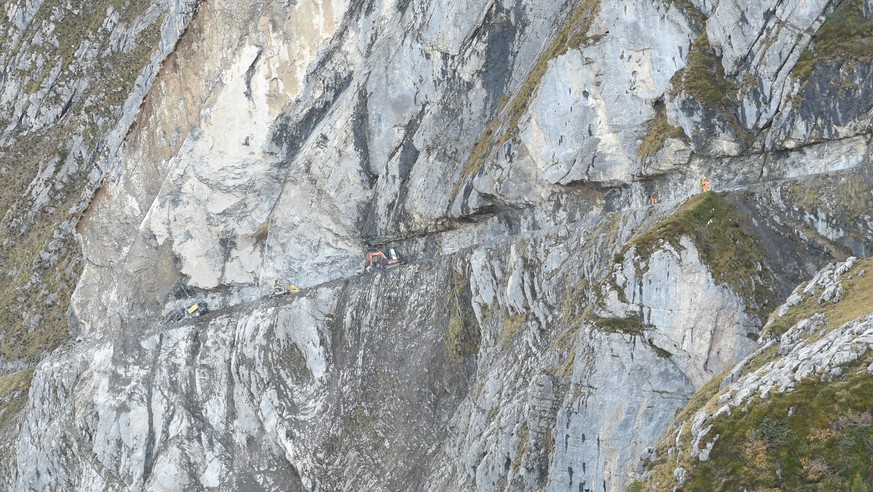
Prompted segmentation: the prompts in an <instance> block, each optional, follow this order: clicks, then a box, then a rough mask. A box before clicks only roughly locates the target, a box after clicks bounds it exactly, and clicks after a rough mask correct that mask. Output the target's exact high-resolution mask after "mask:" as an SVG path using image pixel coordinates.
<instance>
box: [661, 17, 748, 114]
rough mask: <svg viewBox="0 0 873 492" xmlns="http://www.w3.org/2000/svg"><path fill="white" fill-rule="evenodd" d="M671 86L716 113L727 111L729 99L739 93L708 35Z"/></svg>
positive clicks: (695, 45) (690, 56) (694, 48)
mask: <svg viewBox="0 0 873 492" xmlns="http://www.w3.org/2000/svg"><path fill="white" fill-rule="evenodd" d="M671 83H672V85H673V90H674V91H676V93H678V92H679V91H685V92H686V93H687V94H688V95H689V96H691V97H693V98H694V99H696V100H697V101H698V102H700V104H702V105H704V106H707V107H709V108H713V109H726V108H727V107H728V106H729V97H730V95H732V94H735V93H736V91H737V88H736V86H735V85H734V84H733V82H731V81H729V80H728V79H727V78H725V73H724V68H723V67H722V65H721V57H720V56H718V54H717V53H716V51H715V49H713V48H712V46H710V44H709V38H708V37H707V35H706V32H705V31H704V33H703V34H702V35H701V36H700V37H699V38H697V40H696V41H695V42H694V44H693V45H691V51H689V53H688V65H687V66H686V67H685V68H684V69H682V70H680V71H678V72H676V74H675V75H673V79H672V80H671ZM674 95H675V93H674Z"/></svg>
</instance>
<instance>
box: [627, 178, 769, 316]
mask: <svg viewBox="0 0 873 492" xmlns="http://www.w3.org/2000/svg"><path fill="white" fill-rule="evenodd" d="M683 236H686V237H688V238H690V239H691V241H692V242H693V243H694V245H695V246H696V248H697V250H698V252H699V253H700V257H701V261H703V263H704V264H705V265H706V266H707V268H708V269H709V271H710V273H711V274H712V276H713V278H714V279H715V282H716V283H717V284H720V285H727V286H729V287H730V288H731V289H732V290H733V291H734V292H736V293H737V294H738V295H740V297H742V298H743V299H744V300H745V301H746V305H747V306H749V307H755V306H758V307H764V306H768V305H769V306H772V305H773V301H774V298H773V295H774V294H773V293H772V292H771V291H770V290H769V288H768V285H772V273H771V272H770V271H769V270H768V269H767V268H766V264H767V260H766V258H765V256H764V254H763V253H762V248H761V245H760V242H759V241H758V239H757V236H756V234H755V231H754V229H753V227H752V225H751V224H750V223H749V222H748V218H746V217H745V216H744V215H743V214H742V213H741V212H740V211H739V210H738V209H737V208H736V207H734V206H733V205H731V204H730V203H728V202H727V201H726V200H725V198H724V196H723V195H722V194H720V193H715V192H707V193H700V194H698V195H695V196H693V197H691V198H690V199H688V200H687V201H686V202H685V203H684V204H682V206H680V207H679V208H678V209H677V210H676V212H674V213H673V214H672V215H670V216H669V217H667V218H665V219H664V220H662V221H661V222H660V223H658V224H656V225H655V226H654V227H652V228H651V229H649V230H648V231H646V232H645V233H643V234H641V235H639V236H637V237H636V238H634V239H632V240H631V241H630V242H628V243H627V245H625V246H624V248H623V249H622V251H621V256H622V257H624V256H625V255H626V253H627V252H628V250H629V249H630V248H631V247H635V248H636V251H637V254H639V255H640V257H642V258H643V259H646V260H647V259H649V258H650V257H651V255H652V254H653V253H654V252H655V251H656V250H657V249H658V248H660V246H661V245H662V244H663V243H664V242H666V243H668V244H670V245H671V246H672V247H673V248H674V249H675V250H676V251H682V250H683V249H684V248H683V247H682V246H681V244H680V243H679V240H680V238H681V237H683ZM756 278H757V279H758V280H756V281H752V279H756Z"/></svg>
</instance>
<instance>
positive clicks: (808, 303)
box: [649, 259, 873, 491]
mask: <svg viewBox="0 0 873 492" xmlns="http://www.w3.org/2000/svg"><path fill="white" fill-rule="evenodd" d="M871 266H873V260H869V259H868V260H864V261H861V262H859V263H858V264H857V265H855V266H854V267H853V268H852V270H851V271H850V272H849V273H847V274H846V275H844V280H843V285H844V288H845V293H844V296H843V299H842V300H841V301H840V302H839V303H837V304H833V303H824V304H821V305H819V304H818V297H819V296H818V294H814V295H811V296H809V297H808V298H807V299H805V300H804V301H803V302H802V303H801V304H799V305H797V306H795V307H793V308H792V309H791V310H790V311H789V313H788V315H787V316H786V317H785V318H782V319H781V320H779V321H778V323H777V324H774V325H771V326H770V327H769V333H770V334H771V335H774V336H775V335H779V334H781V333H782V332H784V330H785V329H787V328H788V327H789V326H791V325H793V324H794V323H796V321H798V320H800V319H803V318H806V317H809V316H811V315H812V314H813V313H818V312H820V313H823V314H824V315H825V318H826V320H827V323H828V326H829V327H834V328H835V327H838V326H842V325H844V324H845V323H846V322H848V321H851V320H854V319H858V318H861V317H864V316H866V315H868V314H870V313H871V311H873V275H868V274H865V275H863V276H859V275H858V273H859V272H861V271H864V270H867V269H869V268H870V267H871ZM825 330H827V327H826V328H825ZM815 336H818V335H813V337H815ZM813 339H814V338H810V339H808V340H813ZM777 349H778V347H777V346H773V347H770V348H769V349H768V350H765V351H763V352H761V353H759V354H758V355H756V356H755V357H754V358H753V359H752V360H751V361H750V362H749V363H748V364H747V365H746V367H745V368H744V370H743V374H748V373H749V372H751V371H754V370H756V369H758V368H760V367H763V366H764V365H765V364H766V363H767V362H769V361H772V360H774V359H776V358H777V357H778V351H777ZM871 362H873V353H870V352H868V353H867V355H866V357H864V358H862V359H861V360H858V361H855V362H854V363H852V364H850V365H849V366H847V367H845V368H844V373H845V374H847V376H845V377H843V379H841V380H837V381H833V382H822V381H819V380H817V379H815V378H809V379H807V380H805V381H803V382H802V383H801V384H799V385H798V387H797V388H796V389H795V390H793V391H790V392H787V393H774V394H771V395H770V396H769V397H768V398H767V399H761V398H759V397H753V398H752V399H751V400H750V401H749V402H748V403H747V404H746V405H744V407H743V409H734V410H733V412H732V413H731V415H721V416H719V417H718V418H715V419H714V420H712V421H711V422H710V423H711V424H712V425H713V428H712V430H711V431H710V432H709V433H708V436H709V441H711V440H712V439H713V438H714V436H719V438H718V439H717V440H716V441H715V444H714V447H713V449H712V453H711V454H710V461H706V462H700V461H697V460H690V459H689V458H688V457H687V454H685V453H680V454H679V455H678V458H676V456H677V455H676V454H675V453H674V455H673V456H674V458H667V451H668V449H669V448H671V447H672V446H674V445H675V443H676V441H675V437H672V436H675V432H670V433H668V434H667V436H671V437H667V438H665V439H664V440H663V441H662V443H661V444H660V445H659V456H660V458H659V459H658V460H656V461H655V462H654V463H652V464H651V465H650V466H651V478H650V480H649V482H650V483H652V484H657V487H658V490H662V489H664V490H669V489H670V488H671V486H672V484H673V480H674V478H673V476H672V472H673V470H674V469H675V468H676V467H677V466H683V467H685V468H686V470H688V471H689V477H690V481H689V482H688V483H687V484H686V485H685V486H684V487H683V490H685V491H697V490H700V491H703V490H742V489H744V488H745V489H747V490H766V489H768V488H769V489H771V490H851V489H852V488H853V487H854V488H855V489H856V490H863V487H870V486H871V485H873V468H871V464H873V461H871V458H870V457H871V456H873V406H871V405H873V404H871V402H873V376H871V375H870V374H867V373H866V371H863V370H861V371H859V369H863V368H866V367H867V366H868V365H869V364H870V363H871ZM724 376H725V374H721V375H719V376H718V377H716V378H713V379H712V380H711V381H709V383H707V384H706V385H705V386H704V387H703V388H701V389H700V390H699V391H698V392H697V393H696V394H695V395H694V397H693V398H692V399H691V401H690V402H689V404H688V405H687V406H686V407H685V409H683V411H682V412H681V413H680V414H679V415H678V416H677V418H676V422H678V423H679V425H682V426H690V425H691V424H690V422H691V420H692V418H693V417H694V415H695V414H696V413H697V412H698V411H700V410H703V409H705V410H707V411H708V412H710V413H714V412H715V410H716V409H717V408H718V407H719V406H720V405H719V404H718V397H719V396H720V394H721V392H719V389H718V386H719V384H720V383H721V381H722V380H723V379H724ZM690 439H691V436H690V433H689V432H688V429H687V428H686V429H684V430H683V432H682V434H681V437H680V448H683V449H687V448H688V447H689V446H690V445H691V442H690ZM709 441H707V442H709ZM677 459H678V461H677Z"/></svg>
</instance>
